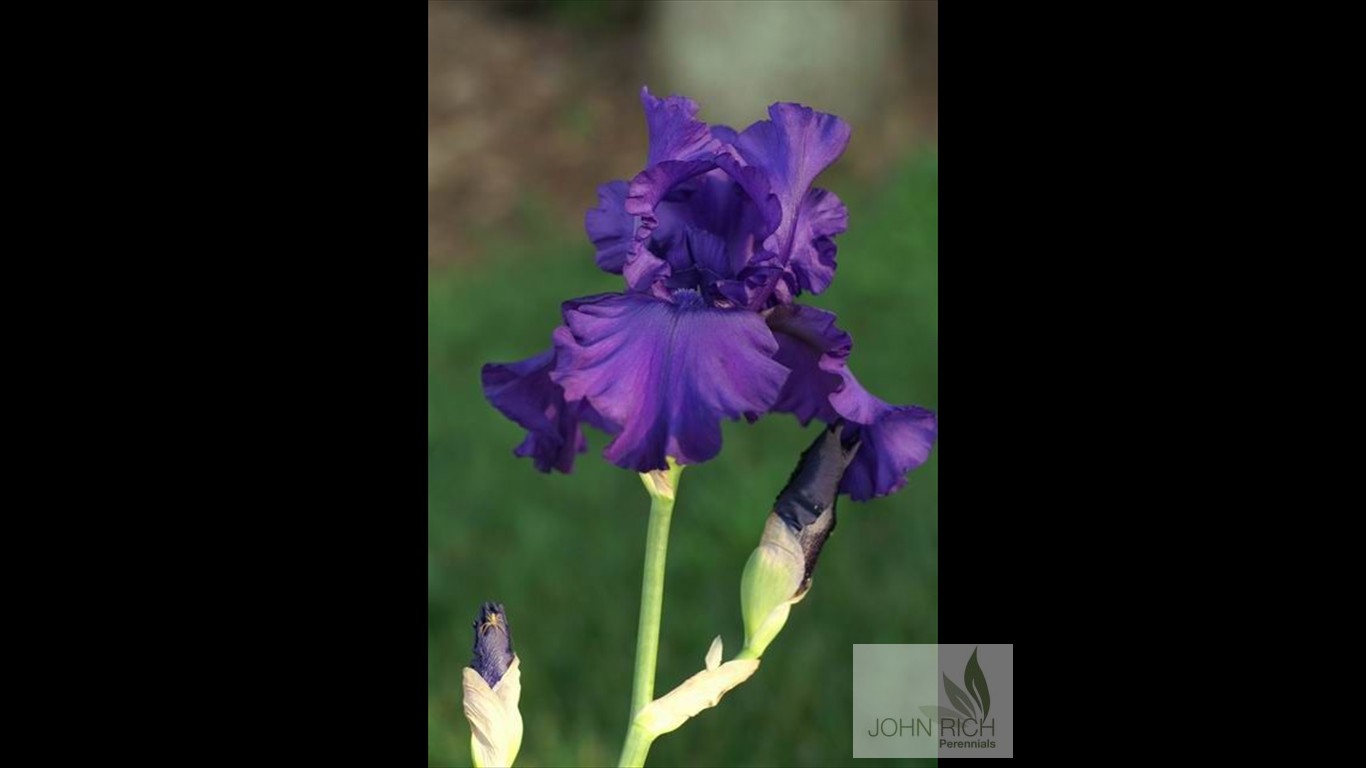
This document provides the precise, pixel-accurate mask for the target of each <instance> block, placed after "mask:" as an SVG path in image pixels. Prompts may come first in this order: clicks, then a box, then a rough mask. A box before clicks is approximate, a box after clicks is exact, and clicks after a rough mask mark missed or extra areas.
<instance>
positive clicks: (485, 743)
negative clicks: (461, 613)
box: [462, 603, 522, 768]
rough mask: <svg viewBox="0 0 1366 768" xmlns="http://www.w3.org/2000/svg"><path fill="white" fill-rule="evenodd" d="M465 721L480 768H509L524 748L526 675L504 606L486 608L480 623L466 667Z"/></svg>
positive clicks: (490, 604) (472, 751) (491, 604)
mask: <svg viewBox="0 0 1366 768" xmlns="http://www.w3.org/2000/svg"><path fill="white" fill-rule="evenodd" d="M462 682H463V684H464V689H465V718H466V719H468V720H469V722H470V753H471V756H472V757H473V759H474V764H475V766H476V767H477V768H491V767H492V766H502V767H504V768H507V767H508V766H511V765H512V761H513V760H516V759H517V751H518V750H519V749H521V746H522V713H521V712H520V711H519V710H518V709H517V704H518V700H519V699H520V698H521V695H522V672H521V669H520V663H519V661H518V659H517V655H516V654H515V653H513V651H512V632H511V629H510V628H509V627H508V622H507V613H506V612H505V611H504V610H503V606H502V604H500V603H484V604H483V605H482V606H480V609H479V618H478V619H476V620H475V622H474V658H473V659H471V660H470V665H469V666H468V667H465V669H464V672H463V679H462Z"/></svg>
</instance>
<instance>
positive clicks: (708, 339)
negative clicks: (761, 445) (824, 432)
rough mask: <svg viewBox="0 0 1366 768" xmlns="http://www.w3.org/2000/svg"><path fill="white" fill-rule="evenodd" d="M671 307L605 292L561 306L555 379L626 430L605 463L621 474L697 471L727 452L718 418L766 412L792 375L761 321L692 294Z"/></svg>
mask: <svg viewBox="0 0 1366 768" xmlns="http://www.w3.org/2000/svg"><path fill="white" fill-rule="evenodd" d="M673 299H674V300H673V301H672V302H669V301H663V300H660V299H658V298H655V297H652V296H646V295H641V294H632V293H628V294H606V295H599V296H591V297H587V298H584V299H579V300H575V301H569V302H565V304H564V308H563V312H564V320H565V325H564V326H562V327H561V328H559V329H557V330H556V332H555V347H556V352H557V361H556V365H555V370H554V371H553V372H552V373H551V378H552V379H553V380H554V381H555V382H556V383H558V384H559V385H560V386H562V387H563V388H564V392H565V396H566V397H568V398H570V399H573V400H578V399H584V400H586V401H587V402H589V403H590V404H591V405H592V406H593V407H594V408H595V409H596V410H597V411H598V412H599V413H601V414H602V416H603V417H605V418H606V419H607V420H608V421H610V422H612V423H613V424H616V425H620V431H619V432H617V434H616V437H615V438H614V439H613V440H612V442H611V443H610V444H608V446H607V448H606V450H604V451H603V456H604V457H605V458H607V459H608V460H609V461H611V462H613V463H614V464H617V465H618V466H621V467H624V468H627V469H633V470H635V471H637V472H646V471H649V470H653V469H663V468H665V466H666V461H665V457H666V456H671V457H673V458H674V459H675V460H677V461H678V462H679V463H680V464H696V463H699V462H703V461H706V460H708V459H710V458H712V457H713V456H715V455H716V454H717V453H718V452H719V451H720V450H721V420H722V419H723V418H728V419H736V418H739V417H740V416H742V415H745V414H757V413H763V412H764V411H767V410H768V409H769V407H770V406H771V405H772V404H773V403H774V401H775V400H776V399H777V397H778V393H779V391H780V390H781V389H782V386H783V381H784V380H785V379H786V377H787V373H788V371H787V368H785V367H783V366H782V365H780V364H779V363H777V362H775V361H774V360H773V354H774V353H775V352H776V351H777V349H778V343H777V341H776V340H775V339H774V338H773V334H772V333H771V332H770V331H769V330H768V327H767V326H766V325H765V324H764V320H763V318H762V317H760V316H759V315H758V314H756V313H753V312H747V311H744V310H723V309H717V308H715V307H710V306H708V305H707V304H706V302H705V301H703V299H702V297H701V295H700V294H698V293H697V292H695V291H690V290H684V291H678V292H676V293H675V294H674V296H673Z"/></svg>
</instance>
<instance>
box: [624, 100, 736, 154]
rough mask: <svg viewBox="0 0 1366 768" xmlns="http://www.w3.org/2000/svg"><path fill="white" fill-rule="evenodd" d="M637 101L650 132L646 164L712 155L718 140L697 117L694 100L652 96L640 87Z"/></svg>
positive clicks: (718, 144) (717, 146)
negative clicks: (643, 111)
mask: <svg viewBox="0 0 1366 768" xmlns="http://www.w3.org/2000/svg"><path fill="white" fill-rule="evenodd" d="M640 103H641V106H643V107H644V108H645V124H646V126H647V127H648V129H649V131H650V152H649V159H648V161H647V162H646V163H645V165H646V166H652V165H656V164H658V163H662V162H664V161H666V160H694V159H697V158H700V157H710V156H711V155H714V154H716V151H717V149H718V148H719V147H720V142H719V141H717V140H716V138H715V137H713V136H712V134H711V131H710V129H708V127H707V124H706V123H704V122H702V121H701V120H698V119H697V102H695V101H693V100H692V99H687V98H684V97H682V96H669V97H667V98H663V99H660V98H656V97H655V96H652V95H651V94H650V89H649V87H648V86H645V87H642V88H641V89H640Z"/></svg>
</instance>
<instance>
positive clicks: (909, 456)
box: [840, 395, 939, 501]
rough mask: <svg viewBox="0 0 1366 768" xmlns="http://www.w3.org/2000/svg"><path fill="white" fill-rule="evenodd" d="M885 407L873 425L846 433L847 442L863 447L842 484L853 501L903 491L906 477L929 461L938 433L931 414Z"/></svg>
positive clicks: (918, 409)
mask: <svg viewBox="0 0 1366 768" xmlns="http://www.w3.org/2000/svg"><path fill="white" fill-rule="evenodd" d="M870 397H871V395H870ZM879 402H881V401H879ZM883 405H884V406H886V409H885V410H884V411H883V412H882V414H881V415H880V416H879V417H878V418H877V419H876V420H874V421H873V422H872V423H871V424H851V425H850V426H852V427H853V428H852V429H846V430H845V435H844V437H845V440H846V442H848V443H849V444H850V445H852V444H854V443H856V442H857V443H861V444H862V447H860V448H859V451H858V453H857V454H855V455H854V461H853V463H851V464H850V465H849V468H848V469H846V470H845V471H844V479H842V480H841V481H840V493H847V494H849V498H851V499H853V500H854V501H867V500H869V499H876V498H878V497H880V496H886V495H888V494H890V493H896V492H897V491H899V490H901V488H902V486H904V485H906V474H907V473H908V472H910V471H911V470H912V469H915V468H916V467H918V466H920V465H921V464H924V463H925V460H926V459H928V458H929V456H930V447H931V446H932V445H934V441H935V438H936V437H937V436H938V433H939V420H938V418H937V417H936V416H935V415H934V413H933V412H932V411H929V410H927V409H925V408H921V407H920V406H918V405H903V406H888V405H887V404H886V403H883Z"/></svg>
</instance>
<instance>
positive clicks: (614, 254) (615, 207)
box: [583, 181, 636, 275]
mask: <svg viewBox="0 0 1366 768" xmlns="http://www.w3.org/2000/svg"><path fill="white" fill-rule="evenodd" d="M626 188H627V184H626V182H624V181H609V182H607V183H606V184H603V185H602V186H600V187H598V207H597V208H594V209H592V210H590V211H589V212H588V213H587V214H585V215H584V217H583V227H584V229H585V230H587V231H588V239H589V240H591V241H593V247H594V248H595V249H596V250H597V254H596V256H595V259H596V260H597V263H598V267H599V268H601V269H602V270H603V271H604V272H611V273H612V274H616V275H619V274H621V268H622V266H623V265H625V264H626V256H627V255H628V254H629V253H630V252H631V245H632V244H633V243H634V242H635V236H636V217H635V216H632V215H631V214H629V213H627V212H626Z"/></svg>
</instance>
